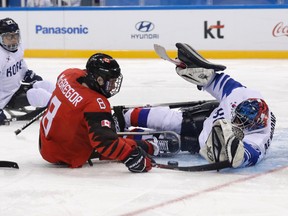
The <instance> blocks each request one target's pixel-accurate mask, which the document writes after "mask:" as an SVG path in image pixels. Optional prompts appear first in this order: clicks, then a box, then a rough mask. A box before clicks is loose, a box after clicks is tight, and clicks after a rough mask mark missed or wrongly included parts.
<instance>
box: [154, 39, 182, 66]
mask: <svg viewBox="0 0 288 216" xmlns="http://www.w3.org/2000/svg"><path fill="white" fill-rule="evenodd" d="M154 50H155V52H156V53H157V55H158V56H159V57H160V58H162V59H164V60H166V61H169V62H171V63H173V64H175V65H176V66H178V67H181V68H186V64H185V63H183V62H181V61H180V60H179V59H172V58H170V57H169V56H168V54H167V51H166V49H165V48H164V47H162V46H160V45H159V44H154Z"/></svg>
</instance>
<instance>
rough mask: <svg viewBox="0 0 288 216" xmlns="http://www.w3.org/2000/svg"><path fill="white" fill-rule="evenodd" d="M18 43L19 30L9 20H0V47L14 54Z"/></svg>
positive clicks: (14, 23) (16, 25)
mask: <svg viewBox="0 0 288 216" xmlns="http://www.w3.org/2000/svg"><path fill="white" fill-rule="evenodd" d="M19 43H20V29H19V26H18V24H17V23H16V22H15V21H14V20H13V19H11V18H5V19H2V20H0V45H1V46H2V47H3V48H4V49H6V50H7V51H9V52H16V51H17V49H18V46H19Z"/></svg>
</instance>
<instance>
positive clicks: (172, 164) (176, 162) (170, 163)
mask: <svg viewBox="0 0 288 216" xmlns="http://www.w3.org/2000/svg"><path fill="white" fill-rule="evenodd" d="M168 165H169V166H175V167H177V166H178V161H168Z"/></svg>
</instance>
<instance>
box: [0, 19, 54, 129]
mask: <svg viewBox="0 0 288 216" xmlns="http://www.w3.org/2000/svg"><path fill="white" fill-rule="evenodd" d="M20 41H21V37H20V29H19V26H18V24H17V23H16V22H15V21H14V20H13V19H11V18H5V19H1V20H0V125H1V124H4V123H5V121H6V119H7V117H6V115H5V113H4V111H3V110H4V109H6V110H10V109H11V110H20V109H21V108H23V107H25V106H33V107H45V106H46V105H47V104H48V101H49V99H50V96H51V93H52V91H53V89H54V85H53V84H52V83H50V82H48V81H43V80H42V78H41V77H40V76H38V75H36V74H35V73H34V72H33V71H32V70H28V68H27V65H26V63H25V61H24V59H23V55H24V50H23V48H22V46H21V43H20Z"/></svg>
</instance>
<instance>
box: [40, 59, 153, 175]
mask: <svg viewBox="0 0 288 216" xmlns="http://www.w3.org/2000/svg"><path fill="white" fill-rule="evenodd" d="M121 83H122V74H121V70H120V67H119V65H118V63H117V61H116V60H115V59H113V58H112V57H111V56H109V55H106V54H102V53H96V54H94V55H92V56H91V57H90V58H89V59H88V61H87V63H86V69H77V68H72V69H67V70H65V71H63V72H62V73H61V74H60V75H59V76H58V78H57V83H56V88H55V90H54V92H53V93H52V97H51V101H50V103H49V106H48V109H47V111H46V113H45V114H44V115H43V118H42V120H41V122H40V142H39V147H40V153H41V155H42V157H43V158H44V159H45V160H46V161H48V162H50V163H55V164H67V165H68V166H69V167H71V168H77V167H81V166H83V165H84V164H85V163H86V162H87V161H88V162H89V161H90V159H92V158H94V157H95V155H98V156H100V158H105V159H110V160H118V161H121V162H123V163H124V164H125V165H126V166H127V167H128V169H129V170H130V171H131V172H139V173H140V172H147V171H149V170H150V169H151V168H152V163H153V162H154V161H153V160H152V159H151V158H150V156H149V155H148V154H150V155H157V154H158V151H159V148H158V146H157V145H156V140H155V142H154V140H153V141H151V142H148V141H145V140H138V141H135V140H133V139H129V138H122V137H118V135H117V132H116V128H115V122H114V120H113V118H112V114H111V106H110V103H109V101H108V98H110V97H112V96H114V95H115V94H117V93H118V92H119V91H120V87H121ZM90 162H91V161H90Z"/></svg>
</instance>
